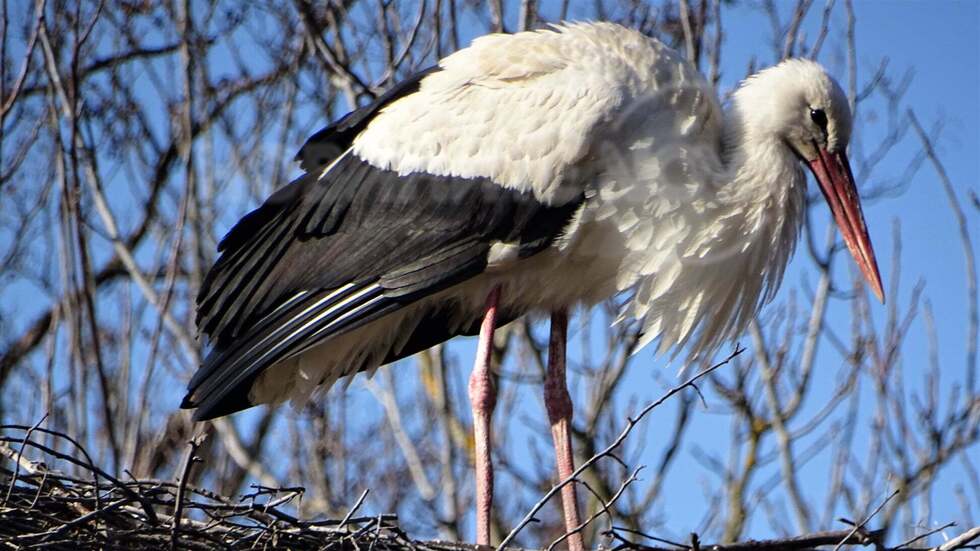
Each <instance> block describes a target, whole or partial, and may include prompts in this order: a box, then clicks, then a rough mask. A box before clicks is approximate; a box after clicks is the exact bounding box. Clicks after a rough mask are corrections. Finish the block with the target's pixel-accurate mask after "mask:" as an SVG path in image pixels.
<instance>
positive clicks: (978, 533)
mask: <svg viewBox="0 0 980 551" xmlns="http://www.w3.org/2000/svg"><path fill="white" fill-rule="evenodd" d="M977 538H980V526H974V527H973V528H970V529H969V530H967V531H966V532H963V533H962V534H960V535H958V536H956V537H955V538H953V539H951V540H949V541H947V542H946V543H944V544H942V545H940V546H939V547H933V548H932V549H933V551H952V550H953V549H963V548H965V547H966V546H967V545H968V544H969V543H970V542H972V541H973V540H975V539H977Z"/></svg>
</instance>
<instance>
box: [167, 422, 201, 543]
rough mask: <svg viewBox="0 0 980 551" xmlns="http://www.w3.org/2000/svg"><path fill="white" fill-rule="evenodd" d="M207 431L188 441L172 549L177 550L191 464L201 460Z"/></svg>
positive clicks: (173, 529) (173, 528)
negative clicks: (201, 449)
mask: <svg viewBox="0 0 980 551" xmlns="http://www.w3.org/2000/svg"><path fill="white" fill-rule="evenodd" d="M207 436H208V433H207V431H206V430H205V431H202V432H200V433H198V434H197V435H195V436H194V437H193V438H191V439H190V441H189V442H188V443H187V444H188V447H187V455H186V456H185V457H184V468H183V471H182V472H181V475H180V485H179V486H178V487H177V500H176V501H177V503H176V505H175V508H174V518H173V524H171V532H170V549H171V551H177V539H178V534H179V533H180V517H181V515H182V514H183V512H184V492H185V491H186V489H187V479H188V478H189V477H190V474H191V466H193V465H194V463H196V462H198V461H200V460H201V459H200V458H199V457H197V449H198V448H199V447H200V446H201V444H203V443H204V440H205V439H206V438H207Z"/></svg>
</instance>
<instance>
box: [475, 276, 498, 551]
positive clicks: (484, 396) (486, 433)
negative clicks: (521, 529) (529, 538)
mask: <svg viewBox="0 0 980 551" xmlns="http://www.w3.org/2000/svg"><path fill="white" fill-rule="evenodd" d="M499 302H500V287H494V288H493V290H491V291H490V294H489V295H488V296H487V306H486V310H485V312H484V314H483V323H482V324H481V325H480V341H479V342H478V343H477V346H476V362H475V363H474V364H473V372H472V373H471V374H470V382H469V394H470V404H471V405H472V406H473V441H474V454H473V455H474V464H475V466H476V543H477V545H490V512H491V510H492V509H493V463H492V462H491V459H490V446H491V442H492V438H491V434H490V429H491V427H492V425H493V421H492V419H493V410H494V407H496V405H497V391H496V389H494V387H493V377H492V375H491V372H490V363H491V361H492V360H493V332H494V329H496V327H497V306H498V304H499Z"/></svg>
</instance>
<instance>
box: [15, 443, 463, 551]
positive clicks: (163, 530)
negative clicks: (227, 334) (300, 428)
mask: <svg viewBox="0 0 980 551" xmlns="http://www.w3.org/2000/svg"><path fill="white" fill-rule="evenodd" d="M42 441H57V442H58V444H59V445H58V446H57V447H58V449H59V450H60V449H69V448H70V449H74V450H76V453H64V452H62V451H59V450H56V449H54V448H52V447H49V446H47V445H45V444H44V443H42ZM193 450H194V448H193V447H192V449H191V454H189V455H188V461H187V462H186V464H185V468H184V475H183V478H185V479H186V478H187V473H188V469H189V468H190V466H191V465H192V463H193V461H192V458H193ZM37 452H41V454H43V455H44V456H45V458H46V459H48V458H50V459H52V460H53V461H52V465H48V464H47V463H45V462H41V461H34V460H31V459H28V458H29V457H34V456H37V455H38V453H37ZM0 456H3V457H4V458H5V459H6V460H7V461H6V462H4V461H3V460H0V549H34V548H43V549H66V550H69V549H70V550H80V549H81V550H84V549H100V550H101V549H127V550H129V549H136V550H139V549H154V550H156V549H165V548H171V549H178V548H179V549H271V548H275V549H296V550H306V549H362V550H368V549H372V550H379V551H383V550H387V549H406V548H411V549H423V550H425V549H432V550H461V549H470V548H471V547H472V546H468V545H460V544H455V543H443V542H421V541H413V540H411V539H410V538H409V537H407V536H406V534H405V533H404V532H403V531H402V530H401V529H399V527H398V519H397V517H396V516H395V515H379V516H371V517H364V516H361V517H353V516H350V515H348V517H347V518H343V519H340V520H301V519H299V518H297V517H295V516H294V515H292V514H290V513H289V512H287V511H288V509H289V508H290V507H289V505H290V503H292V502H293V501H294V500H297V499H299V498H300V497H302V494H303V488H267V487H262V486H253V487H252V489H253V490H254V491H253V492H251V493H249V494H246V495H243V496H241V497H240V498H238V499H234V498H228V497H225V496H221V495H217V494H215V493H214V492H210V491H208V490H206V489H203V488H198V487H194V486H192V485H189V484H182V483H181V482H180V481H166V480H145V479H144V480H135V479H133V480H120V479H118V478H116V477H113V476H112V475H110V474H108V473H106V472H104V471H103V470H101V469H99V468H98V467H97V466H96V465H95V464H94V463H93V462H92V461H91V458H90V457H89V455H88V454H87V453H86V452H85V450H84V449H83V448H82V447H81V446H80V445H79V444H78V442H76V441H75V440H73V439H72V438H70V437H68V436H67V435H65V434H62V433H59V432H55V431H51V430H47V429H44V428H39V427H37V426H35V427H28V426H22V425H0ZM62 465H64V466H68V467H69V468H70V469H71V471H72V474H66V473H65V472H62V471H60V470H58V469H56V468H54V466H62ZM355 509H356V506H355ZM353 511H354V509H352V512H353Z"/></svg>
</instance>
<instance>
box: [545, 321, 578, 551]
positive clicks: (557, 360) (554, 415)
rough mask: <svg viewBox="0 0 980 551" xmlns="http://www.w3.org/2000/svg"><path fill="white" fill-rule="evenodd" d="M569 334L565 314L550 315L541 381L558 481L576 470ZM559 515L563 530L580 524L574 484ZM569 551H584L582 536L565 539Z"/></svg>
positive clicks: (565, 491) (568, 487) (566, 492)
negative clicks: (567, 374) (567, 365)
mask: <svg viewBox="0 0 980 551" xmlns="http://www.w3.org/2000/svg"><path fill="white" fill-rule="evenodd" d="M567 333H568V311H566V310H559V311H556V312H554V313H552V314H551V339H550V341H549V345H548V371H547V373H545V377H544V405H545V408H546V409H547V410H548V421H550V422H551V436H552V438H554V441H555V463H556V464H557V467H558V480H559V481H561V480H565V479H566V478H568V477H570V476H572V472H573V471H574V470H575V457H574V455H572V399H571V397H569V395H568V385H567V384H566V382H565V347H566V335H567ZM561 504H562V511H563V513H564V515H565V530H566V531H568V532H571V531H572V530H574V529H575V528H576V527H578V525H579V523H580V522H581V521H580V520H579V514H578V503H577V502H576V500H575V484H574V483H572V484H567V485H566V486H564V487H563V488H562V490H561ZM568 548H569V550H570V551H582V550H583V549H584V546H583V543H582V535H581V534H573V535H571V536H569V538H568Z"/></svg>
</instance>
